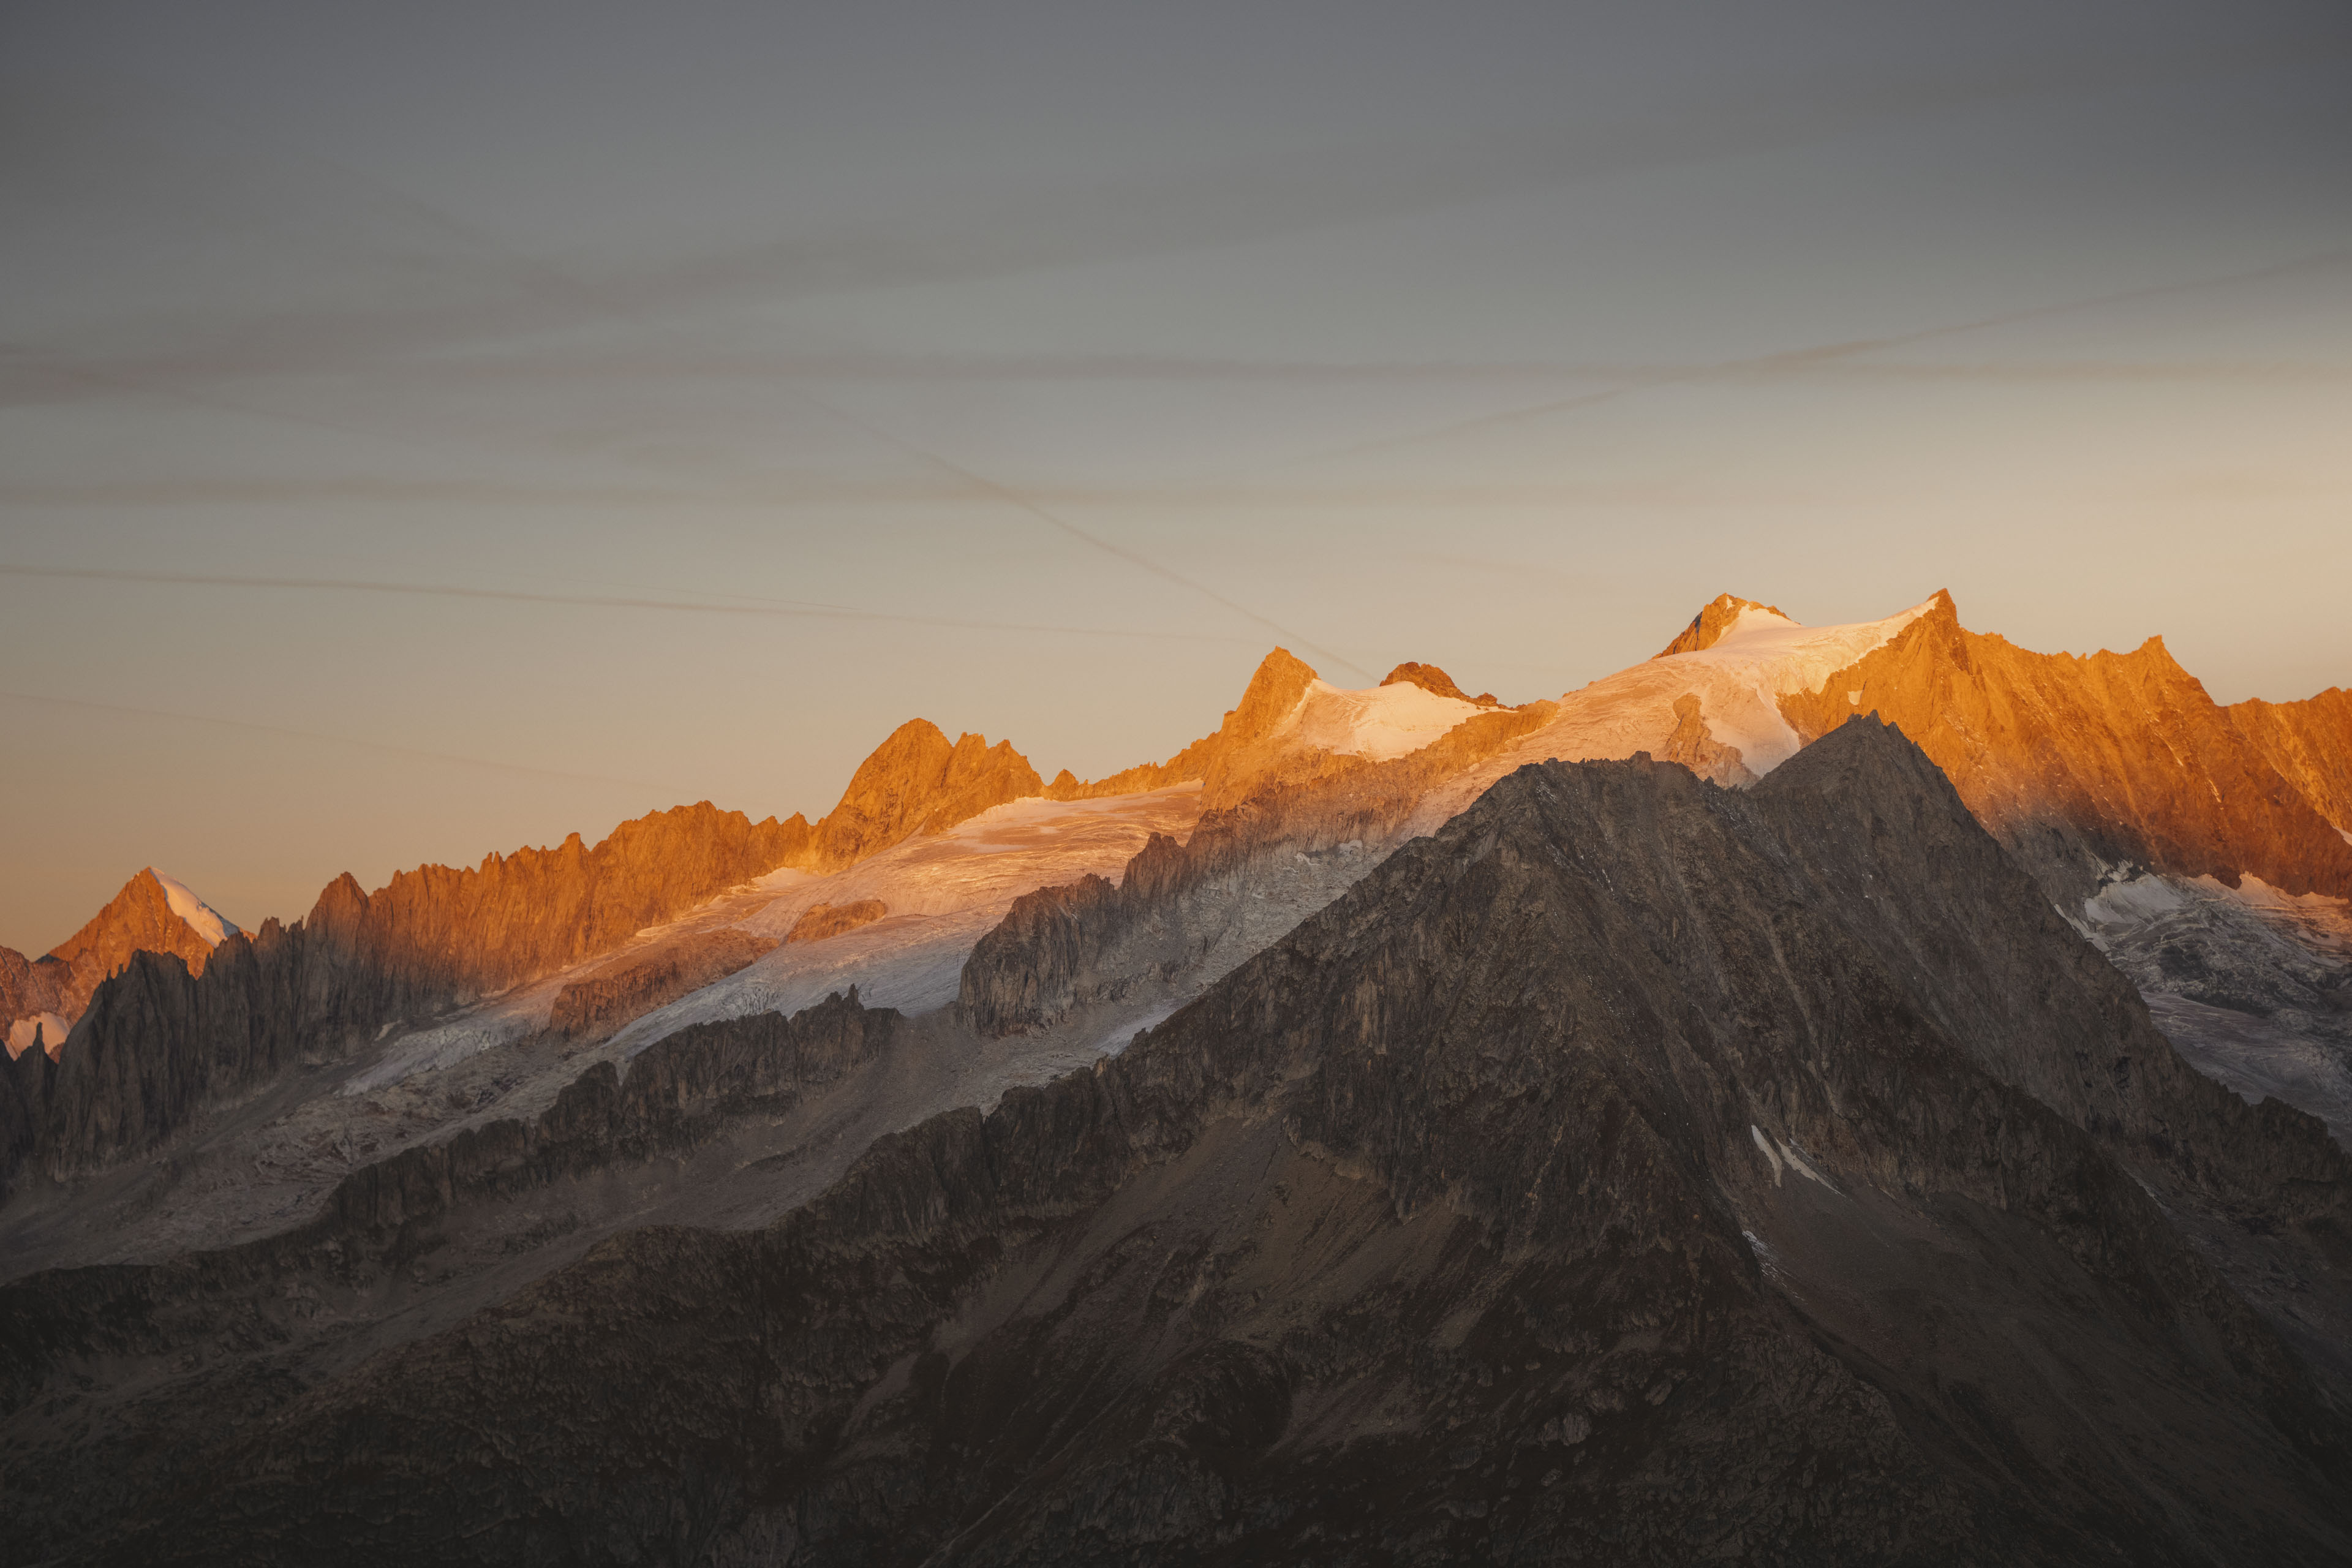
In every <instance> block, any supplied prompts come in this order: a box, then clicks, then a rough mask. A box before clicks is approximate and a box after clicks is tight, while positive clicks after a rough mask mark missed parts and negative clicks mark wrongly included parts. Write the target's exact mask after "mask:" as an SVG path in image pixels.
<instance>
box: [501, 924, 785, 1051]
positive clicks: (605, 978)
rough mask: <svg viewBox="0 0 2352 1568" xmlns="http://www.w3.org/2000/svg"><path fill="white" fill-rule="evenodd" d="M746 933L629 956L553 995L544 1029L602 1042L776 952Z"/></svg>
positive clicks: (689, 939) (698, 937) (702, 934)
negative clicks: (671, 1004)
mask: <svg viewBox="0 0 2352 1568" xmlns="http://www.w3.org/2000/svg"><path fill="white" fill-rule="evenodd" d="M776 945H777V944H776V943H775V942H773V941H772V940H770V939H769V938H766V937H758V936H753V935H751V933H750V932H749V931H734V930H724V931H696V932H694V933H692V934H690V935H688V936H684V937H680V938H677V939H676V940H674V941H670V942H663V943H661V944H659V945H658V946H656V948H655V949H654V950H653V951H652V952H642V953H630V954H627V955H625V956H624V957H622V958H620V959H616V960H614V962H613V963H607V964H605V965H604V966H603V967H602V968H600V969H598V970H597V971H595V973H592V974H589V975H586V976H583V978H581V979H578V980H575V981H573V982H572V984H569V985H566V986H565V987H564V988H563V989H562V990H561V991H559V992H557V993H556V994H555V1003H554V1005H553V1006H552V1008H551V1010H550V1012H549V1015H548V1022H547V1026H548V1027H549V1028H551V1029H552V1030H554V1031H555V1032H556V1033H557V1034H559V1035H562V1036H564V1037H567V1038H570V1039H575V1040H587V1039H598V1040H601V1039H603V1038H604V1037H607V1036H609V1035H612V1034H614V1033H615V1032H616V1031H618V1030H619V1029H620V1028H621V1027H622V1026H625V1025H626V1024H629V1023H632V1022H634V1021H635V1020H636V1019H638V1018H642V1017H644V1016H646V1014H647V1013H650V1012H652V1011H653V1010H654V1009H655V1008H656V1007H663V1006H667V1005H669V1004H670V1003H672V1002H675V1001H677V999H678V998H679V997H681V996H683V995H685V994H687V993H688V992H690V991H699V990H701V989H702V988H703V987H704V986H706V985H708V984H710V983H711V982H713V981H715V980H723V979H725V978H726V977H727V976H728V975H730V974H732V973H735V972H736V971H737V970H739V969H742V968H744V967H745V966H746V965H748V964H750V963H753V962H754V961H756V960H758V959H760V958H762V957H764V956H766V955H767V954H768V953H771V952H774V951H775V950H776Z"/></svg>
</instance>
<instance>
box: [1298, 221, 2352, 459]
mask: <svg viewBox="0 0 2352 1568" xmlns="http://www.w3.org/2000/svg"><path fill="white" fill-rule="evenodd" d="M2347 262H2352V247H2347V248H2331V249H2327V250H2322V251H2316V252H2313V253H2311V254H2309V255H2305V256H2301V257H2297V258H2294V260H2291V261H2284V262H2277V263H2273V265H2271V266H2268V267H2260V268H2252V269H2251V270H2249V271H2244V272H2231V273H2224V274H2221V275H2220V276H2218V277H2210V278H2200V279H2189V280H2187V281H2184V282H2179V283H2158V284H2152V285H2150V286H2148V287H2147V288H2142V289H2120V290H2117V291H2116V292H2115V293H2111V294H2095V295H2092V296H2090V297H2089V298H2086V299H2081V300H2063V301H2061V302H2059V303H2056V304H2050V305H2036V306H2031V307H2029V308H2027V309H2025V310H2005V311H2002V312H2000V314H1998V315H1991V316H1980V317H1978V318H1977V319H1975V320H1973V321H1955V322H1951V323H1948V324H1947V325H1944V326H1937V327H1923V328H1920V329H1918V330H1916V331H1909V332H1897V333H1893V334H1890V335H1888V336H1885V337H1877V338H1857V339H1854V340H1853V341H1851V342H1835V343H1817V344H1812V345H1810V346H1808V347H1804V348H1798V349H1785V350H1782V351H1780V352H1779V353H1769V354H1758V355H1755V356H1753V357H1750V358H1746V359H1735V360H1723V361H1720V362H1717V363H1714V364H1707V365H1699V366H1696V367H1693V368H1690V369H1687V370H1676V371H1665V372H1661V373H1659V374H1654V375H1649V376H1644V377H1642V378H1640V379H1636V380H1632V381H1628V382H1627V383H1625V384H1622V385H1619V386H1610V387H1602V388H1600V389H1598V390H1595V391H1592V392H1586V393H1580V394H1578V395H1575V396H1573V397H1562V398H1556V399H1553V400H1552V401H1550V402H1548V403H1538V404H1535V405H1531V406H1528V407H1524V408H1510V409H1504V410H1502V411H1500V412H1498V413H1494V414H1482V415H1479V416H1476V417H1475V418H1471V419H1462V420H1456V421H1454V422H1453V423H1451V424H1447V425H1441V426H1434V427H1433V428H1429V429H1423V430H1416V431H1408V432H1405V433H1403V434H1401V435H1395V436H1383V437H1376V438H1375V439H1373V440H1370V441H1361V442H1358V443H1356V444H1354V445H1352V446H1348V447H1337V448H1334V449H1331V450H1328V451H1324V452H1318V453H1313V454H1310V455H1308V456H1307V457H1303V458H1292V459H1290V460H1289V461H1288V462H1286V463H1283V464H1278V465H1276V467H1277V468H1290V467H1297V466H1299V465H1302V464H1307V463H1315V462H1328V461H1334V460H1337V459H1339V458H1350V457H1358V456H1363V455H1366V454H1370V453H1372V452H1381V451H1389V450H1393V449H1394V448H1396V447H1409V446H1420V445H1423V444H1424V443H1426V442H1430V441H1437V440H1443V439H1445V438H1446V437H1453V436H1462V435H1467V434H1469V433H1471V432H1473V431H1477V430H1489V429H1499V428H1504V427H1507V426H1513V425H1520V424H1525V423H1527V422H1528V421H1529V420H1535V419H1542V418H1545V417H1548V416H1551V415H1555V414H1566V413H1570V412H1573V411H1575V410H1578V409H1582V408H1591V407H1593V406H1595V405H1599V404H1603V403H1609V402H1613V401H1614V400H1616V399H1618V398H1621V397H1626V396H1630V395H1633V394H1634V393H1637V392H1648V391H1654V390H1655V389H1657V388H1659V387H1664V386H1682V385H1689V384H1704V383H1710V382H1722V381H1752V380H1766V379H1770V378H1774V377H1785V376H1795V375H1821V374H1837V373H1839V372H1841V371H1843V369H1845V368H1846V367H1847V364H1848V362H1852V361H1855V360H1858V359H1860V358H1861V356H1863V355H1864V354H1872V353H1885V352H1886V351H1887V350H1890V349H1899V348H1907V347H1909V346H1910V345H1911V344H1913V343H1921V342H1931V341H1933V340H1936V339H1938V338H1948V337H1958V336H1960V335H1962V334H1964V333H1969V332H1980V331H1992V330H1994V329H1996V328H2000V327H2011V326H2018V325H2021V324H2022V323H2024V322H2027V321H2043V320H2047V319H2049V318H2051V317H2053V316H2064V315H2071V314H2074V313H2075V312H2078V311H2082V310H2099V309H2102V308H2104V307H2106V306H2110V305H2122V304H2129V303H2133V302H2135V301H2137V300H2153V299H2161V298H2163V297H2165V296H2168V295H2173V294H2186V293H2193V292H2197V291H2200V290H2202V289H2224V288H2231V287H2234V286H2237V285H2241V284H2246V283H2256V282H2262V281H2265V280H2267V279H2273V278H2282V277H2286V276H2290V275H2292V274H2294V273H2296V272H2302V271H2309V270H2314V269H2321V268H2330V267H2342V266H2344V265H2345V264H2346V263H2347ZM1874 368H1876V369H1878V370H1880V371H1882V372H1885V371H1895V372H1899V371H1900V370H1901V368H1902V367H1900V366H1899V365H1897V366H1879V367H1874Z"/></svg>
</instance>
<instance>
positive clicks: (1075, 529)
mask: <svg viewBox="0 0 2352 1568" xmlns="http://www.w3.org/2000/svg"><path fill="white" fill-rule="evenodd" d="M806 396H807V395H806V394H803V397H806ZM808 401H809V402H810V403H812V404H814V405H816V406H817V407H819V408H822V409H824V411H825V412H826V413H827V414H830V415H832V416H834V417H835V419H838V420H840V421H841V422H842V423H843V424H845V425H847V426H850V427H851V428H853V429H856V430H861V431H863V432H865V433H866V435H868V436H871V437H874V439H876V440H877V441H882V442H885V443H887V444H888V445H889V446H891V447H896V448H898V450H899V451H901V452H905V453H907V454H908V455H909V456H910V457H914V458H920V459H921V460H922V461H924V462H926V463H929V464H931V465H932V466H933V467H935V468H940V469H942V470H944V471H945V472H947V473H950V474H953V475H954V476H956V478H958V479H961V480H963V481H964V482H965V483H966V484H969V485H971V487H972V488H973V489H976V490H978V491H979V492H981V493H982V494H983V495H986V496H988V497H990V498H991V499H992V500H998V501H1001V502H1003V504H1004V505H1006V506H1009V507H1013V508H1017V509H1018V510H1022V511H1024V512H1026V513H1028V514H1029V515H1030V516H1031V517H1034V518H1035V519H1036V520H1037V521H1040V522H1042V523H1044V524H1045V525H1046V526H1047V527H1048V528H1052V529H1055V530H1058V531H1060V532H1062V533H1065V534H1066V535H1068V536H1069V537H1070V538H1072V539H1076V540H1077V541H1079V542H1082V543H1085V544H1088V545H1091V546H1092V547H1093V548H1095V549H1097V550H1098V551H1101V552H1103V553H1104V554H1106V555H1109V556H1112V557H1114V558H1115V559H1117V560H1120V561H1124V562H1126V563H1129V565H1131V566H1137V567H1139V568H1141V569H1142V570H1144V571H1146V572H1149V573H1150V574H1152V575H1153V576H1155V577H1158V578H1160V580H1161V581H1163V582H1168V583H1173V584H1176V585H1177V586H1178V587H1180V588H1183V589H1187V590H1189V591H1190V592H1192V593H1194V594H1198V595H1201V596H1202V597H1203V598H1205V599H1208V600H1210V601H1211V602H1212V603H1214V604H1218V605H1223V606H1224V607H1225V608H1226V609H1228V610H1231V611H1233V612H1234V614H1235V615H1237V616H1244V617H1245V618H1247V619H1248V620H1251V621H1253V622H1255V623H1256V624H1257V625H1258V626H1264V627H1265V629H1266V630H1268V631H1270V632H1273V633H1274V634H1275V635H1276V636H1277V637H1281V638H1282V639H1283V640H1284V641H1285V642H1287V643H1296V644H1297V646H1298V647H1303V648H1305V649H1306V650H1307V652H1309V653H1311V654H1314V655H1316V656H1317V657H1318V658H1322V659H1324V660H1326V661H1328V662H1329V663H1332V664H1336V665H1338V666H1339V668H1342V669H1349V670H1353V671H1354V672H1355V673H1356V674H1358V675H1360V676H1362V677H1363V678H1364V679H1366V680H1368V681H1370V680H1377V679H1380V678H1379V677H1378V676H1376V675H1374V674H1373V673H1372V672H1371V671H1370V670H1369V669H1366V668H1364V667H1363V666H1361V665H1360V664H1358V663H1357V662H1356V661H1355V660H1353V659H1351V658H1348V657H1347V656H1346V655H1344V654H1340V653H1338V652H1335V651H1333V650H1332V649H1330V648H1328V647H1320V646H1318V645H1317V644H1315V643H1312V642H1309V641H1307V639H1306V638H1305V637H1300V636H1299V635H1298V634H1297V632H1294V631H1292V630H1290V629H1289V628H1288V627H1286V626H1283V625H1282V624H1281V623H1280V622H1278V621H1275V620H1272V619H1269V618H1268V617H1266V616H1262V615H1260V614H1258V613H1257V612H1256V611H1255V610H1253V609H1251V608H1250V607H1249V606H1248V605H1242V604H1237V603H1235V602H1234V600H1232V599H1229V598H1227V597H1225V596H1224V595H1223V594H1220V593H1218V592H1217V591H1216V590H1215V589H1214V588H1212V587H1210V586H1209V585H1208V584H1205V583H1199V582H1195V581H1194V580H1193V579H1192V578H1190V577H1187V576H1185V575H1183V574H1181V573H1179V572H1174V571H1171V570H1170V569H1169V568H1168V567H1165V566H1162V565H1161V564H1160V563H1158V562H1157V561H1154V560H1152V559H1151V558H1150V556H1147V555H1143V554H1140V553H1139V552H1136V551H1133V550H1129V549H1128V548H1127V547H1126V546H1125V545H1121V544H1114V543H1112V542H1110V541H1109V540H1108V539H1104V538H1102V537H1100V536H1099V535H1097V534H1094V533H1090V532H1088V531H1087V530H1085V529H1083V528H1080V527H1079V526H1078V525H1077V524H1076V523H1074V522H1067V521H1064V520H1062V519H1061V518H1058V517H1056V516H1055V515H1054V514H1053V513H1052V512H1050V511H1047V510H1045V508H1043V507H1041V506H1039V505H1038V504H1037V503H1036V502H1034V501H1033V500H1030V499H1029V498H1028V497H1026V496H1024V495H1023V494H1021V493H1020V492H1019V491H1018V490H1014V489H1007V488H1006V487H1005V486H1003V485H1001V484H998V483H997V482H996V481H995V480H994V479H989V478H987V477H986V476H984V475H982V474H977V473H974V472H973V471H972V470H971V469H970V468H965V467H964V466H963V465H962V464H961V463H958V462H954V461H952V460H950V459H949V458H942V457H940V455H939V454H938V453H936V452H931V451H927V450H925V449H924V448H923V447H918V446H916V445H914V444H913V443H912V442H909V441H907V440H904V439H901V438H900V437H897V436H894V435H892V434H890V433H889V432H888V431H887V430H884V429H881V428H879V427H877V426H874V425H870V424H868V423H866V421H865V420H862V419H858V418H856V417H855V416H851V415H848V414H845V413H843V412H842V411H841V410H840V409H838V408H835V407H834V406H833V405H830V404H827V403H821V402H818V401H817V400H816V399H815V398H814V397H810V398H808Z"/></svg>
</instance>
